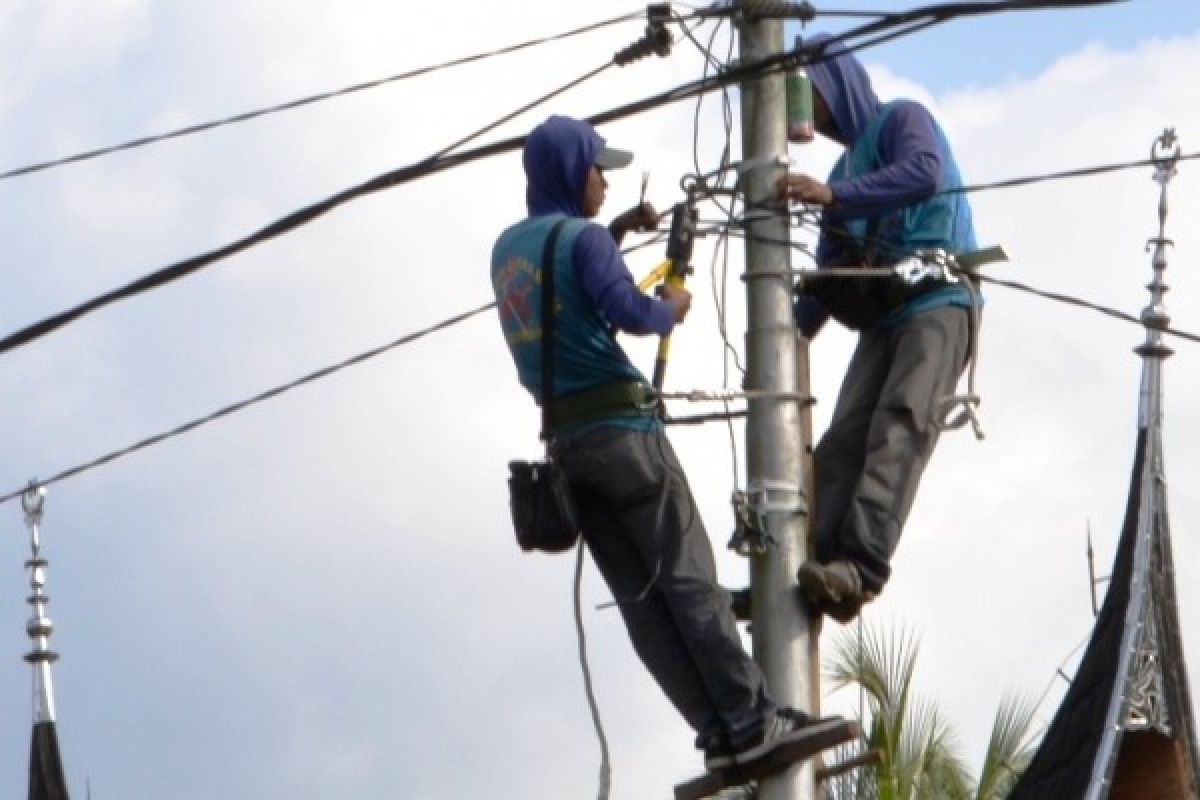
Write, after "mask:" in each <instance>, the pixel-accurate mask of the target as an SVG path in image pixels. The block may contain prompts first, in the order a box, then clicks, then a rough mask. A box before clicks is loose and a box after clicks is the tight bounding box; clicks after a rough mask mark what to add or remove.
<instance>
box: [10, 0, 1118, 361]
mask: <svg viewBox="0 0 1200 800" xmlns="http://www.w3.org/2000/svg"><path fill="white" fill-rule="evenodd" d="M1110 1H1111V0H1090V2H1110ZM1029 4H1030V0H1000V1H998V2H992V3H949V4H944V5H941V6H928V7H926V8H924V9H920V10H919V11H920V12H921V13H922V14H925V15H932V16H933V17H934V18H935V20H936V21H937V22H943V21H945V20H947V19H951V18H952V17H953V16H955V14H959V13H961V14H977V13H984V12H986V11H991V10H1010V9H1012V8H1016V7H1019V6H1028V5H1029ZM947 9H951V10H947ZM916 13H917V12H913V13H912V14H902V15H898V17H899V18H902V19H903V20H904V22H905V23H907V22H909V21H910V17H911V18H913V19H916V18H917V17H913V14H916ZM886 27H887V23H886V22H882V21H881V22H875V23H871V24H870V25H866V26H861V27H860V28H857V29H852V30H851V31H848V32H845V33H843V34H841V35H840V36H839V37H838V40H839V41H842V40H846V39H848V38H851V37H853V36H856V35H859V34H860V33H862V34H866V33H870V32H874V31H876V30H882V29H885V28H886ZM873 43H874V42H873ZM828 44H829V42H828V41H826V42H821V43H818V45H816V46H815V47H814V46H811V45H801V46H800V47H799V48H797V50H795V51H789V52H783V53H776V54H773V55H770V56H767V57H765V58H763V59H760V60H758V61H755V62H751V63H747V64H742V65H739V66H737V67H734V68H730V69H727V70H725V71H723V72H722V73H721V74H719V75H714V76H711V77H709V76H705V77H703V78H701V79H700V80H697V81H692V82H690V83H687V84H683V85H681V86H677V87H675V88H674V89H668V90H666V91H664V92H659V93H658V94H655V95H651V96H649V97H646V98H643V99H642V100H638V101H635V102H632V103H627V104H625V105H623V106H619V107H617V108H613V109H610V110H608V111H605V112H602V113H599V114H594V115H592V116H591V117H589V118H588V122H590V123H591V124H593V125H600V124H603V123H606V122H613V121H615V120H618V119H624V118H626V117H630V116H634V115H637V114H641V113H643V112H645V111H649V110H651V109H655V108H659V107H661V106H664V105H668V104H671V103H675V102H679V101H682V100H689V99H692V98H694V97H699V96H701V95H703V94H706V93H708V92H711V91H715V90H717V89H721V88H724V87H727V86H732V85H734V84H737V83H741V82H743V81H745V80H749V79H751V78H758V77H762V76H764V75H768V74H774V73H777V72H780V71H783V70H786V69H789V68H790V67H791V66H793V65H794V64H796V63H799V62H800V61H803V62H805V63H814V62H817V61H822V60H826V59H828V58H831V57H832V56H831V55H829V54H826V53H825V50H826V48H827V47H828ZM848 49H849V50H850V51H851V52H853V51H854V49H855V48H854V47H848ZM614 60H615V57H614ZM606 66H607V65H606ZM601 69H603V68H601ZM591 74H595V73H591ZM584 79H586V77H585V78H584ZM581 80H582V79H581ZM577 82H578V81H575V82H572V83H570V84H567V85H566V86H565V87H564V88H563V89H559V90H556V91H555V92H552V93H551V94H550V95H549V97H553V96H555V95H557V94H558V93H560V92H561V91H564V90H565V89H566V88H569V87H570V86H572V85H575V84H576V83H577ZM533 105H536V101H535V102H534V103H531V104H528V105H527V106H525V109H528V108H531V107H532V106H533ZM492 127H494V125H493V126H488V127H487V128H485V129H484V131H486V130H490V129H491V128H492ZM477 135H478V134H477ZM471 138H473V137H467V139H464V140H460V141H459V142H457V143H455V144H454V145H452V146H451V147H450V148H446V149H444V150H443V151H442V152H441V153H439V154H437V155H435V156H432V157H430V158H426V159H424V160H422V161H419V162H417V163H415V164H411V165H409V166H406V167H401V168H399V169H396V170H392V171H390V172H386V173H384V174H382V175H378V176H376V177H375V178H372V179H371V180H368V181H366V182H364V183H362V184H359V185H358V186H354V187H351V188H349V189H345V190H343V191H341V192H338V193H337V194H335V195H332V196H331V197H328V198H326V199H324V200H321V201H318V202H316V203H313V204H312V205H309V206H306V207H304V208H302V209H299V210H298V211H294V212H292V213H290V214H288V215H286V216H284V217H282V218H281V219H278V220H276V221H275V222H273V223H271V224H269V225H267V226H266V227H264V228H262V229H260V230H258V231H257V232H255V233H253V234H250V235H249V236H246V237H244V238H242V239H239V240H237V241H235V242H232V243H230V244H227V245H225V246H223V247H219V248H217V249H215V250H211V251H209V252H207V253H203V254H201V255H198V256H193V257H192V258H188V259H185V260H183V261H180V262H177V263H175V264H172V265H170V266H168V267H165V268H163V269H160V270H158V271H156V272H153V273H151V274H149V275H146V276H143V277H142V278H139V279H137V280H135V281H133V282H131V283H128V284H126V285H125V286H122V287H120V288H118V289H114V290H112V291H110V292H107V293H105V294H102V295H99V296H97V297H94V298H92V299H91V300H88V301H86V302H84V303H81V304H79V305H77V306H75V307H73V308H70V309H67V310H66V311H62V312H59V313H57V314H54V315H52V316H50V317H47V318H45V319H42V320H40V321H38V322H35V323H33V324H31V325H28V326H26V327H24V328H21V329H20V330H17V331H15V332H13V333H11V334H9V335H7V336H5V337H4V338H3V339H0V353H5V352H8V351H9V350H12V349H14V348H16V347H19V346H23V345H25V344H28V343H29V342H32V341H34V340H35V339H38V338H41V337H42V336H45V335H46V334H48V333H50V332H52V331H55V330H57V329H58V328H61V327H62V326H64V325H66V324H68V323H70V322H73V321H74V320H76V319H79V318H80V317H82V316H85V315H87V314H89V313H91V312H93V311H95V310H97V309H99V308H102V307H104V306H107V305H110V304H112V303H115V302H117V301H119V300H123V299H126V298H128V297H132V296H133V295H136V294H140V293H142V292H145V291H148V290H150V289H154V288H158V287H160V286H162V285H164V284H166V283H169V282H171V281H174V280H177V279H179V278H182V277H184V276H186V275H189V274H191V273H193V272H195V271H197V270H199V269H201V268H203V267H207V266H209V265H210V264H213V263H215V262H217V261H220V260H222V259H225V258H228V257H229V256H232V255H234V254H236V253H239V252H242V251H244V250H247V249H249V248H251V247H253V246H255V245H257V244H260V243H262V242H264V241H267V240H269V239H272V238H275V237H276V236H279V235H281V234H283V233H285V232H288V231H291V230H294V229H296V228H299V227H301V226H302V225H305V224H307V223H309V222H312V221H313V220H314V219H316V218H317V217H320V216H322V215H324V214H326V213H328V212H329V211H331V210H333V209H334V208H337V207H338V206H340V205H343V204H345V203H347V202H349V201H350V200H353V199H356V198H358V197H362V196H364V195H367V194H371V193H373V192H377V191H381V190H383V189H389V188H393V187H395V186H399V185H401V184H404V183H408V182H410V181H413V180H416V179H418V178H423V177H427V176H429V175H432V174H434V173H437V172H441V171H443V170H446V169H450V168H452V167H458V166H462V165H464V164H467V163H470V162H473V161H477V160H480V159H483V158H488V157H491V156H494V155H498V154H500V153H505V152H510V151H512V150H515V149H517V148H518V147H521V146H522V145H523V144H524V142H525V138H526V137H525V136H517V137H513V138H510V139H506V140H503V141H499V142H494V143H492V144H490V145H484V146H481V147H477V148H475V149H473V150H468V151H464V152H460V153H457V154H454V155H448V154H447V153H448V151H449V150H451V149H455V148H457V147H458V146H461V145H462V144H464V143H465V142H466V141H469V140H470V139H471Z"/></svg>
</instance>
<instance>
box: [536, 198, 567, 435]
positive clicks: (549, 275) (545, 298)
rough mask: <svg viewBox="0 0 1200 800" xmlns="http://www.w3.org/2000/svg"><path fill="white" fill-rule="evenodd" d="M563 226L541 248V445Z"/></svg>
mask: <svg viewBox="0 0 1200 800" xmlns="http://www.w3.org/2000/svg"><path fill="white" fill-rule="evenodd" d="M565 223H566V220H565V219H560V220H559V221H558V222H556V223H554V227H553V228H551V229H550V235H549V236H547V237H546V246H545V247H543V248H542V432H541V439H542V441H543V442H549V441H550V436H551V434H550V427H551V425H550V422H551V419H552V417H553V413H554V247H555V245H557V244H558V233H559V231H561V230H562V226H563V225H564V224H565Z"/></svg>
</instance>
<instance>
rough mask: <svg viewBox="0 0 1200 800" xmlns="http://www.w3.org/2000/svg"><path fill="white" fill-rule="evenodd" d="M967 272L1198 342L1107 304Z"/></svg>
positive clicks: (1190, 335) (1192, 335)
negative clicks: (1149, 323) (1147, 323)
mask: <svg viewBox="0 0 1200 800" xmlns="http://www.w3.org/2000/svg"><path fill="white" fill-rule="evenodd" d="M969 274H970V275H971V276H972V277H974V278H978V279H979V280H981V281H983V282H985V283H994V284H996V285H997V286H1003V287H1005V288H1007V289H1016V290H1017V291H1020V292H1026V293H1028V294H1033V295H1037V296H1038V297H1043V298H1045V299H1047V300H1054V301H1055V302H1058V303H1065V304H1067V305H1071V306H1076V307H1077V308H1085V309H1088V310H1089V311H1095V312H1097V313H1100V314H1104V315H1106V316H1109V317H1112V318H1114V319H1119V320H1122V321H1124V322H1132V323H1133V324H1135V325H1138V326H1140V327H1144V328H1151V329H1152V330H1156V331H1160V332H1162V333H1165V334H1168V335H1170V336H1177V337H1179V338H1180V339H1184V340H1185V341H1189V342H1193V343H1196V344H1200V335H1197V334H1195V333H1189V332H1188V331H1183V330H1180V329H1178V328H1172V327H1171V326H1169V325H1164V326H1162V327H1159V326H1149V325H1146V323H1145V322H1143V321H1142V319H1141V317H1136V316H1134V315H1133V314H1127V313H1125V312H1124V311H1120V310H1118V309H1115V308H1110V307H1109V306H1102V305H1100V304H1098V303H1093V302H1091V301H1089V300H1084V299H1082V298H1079V297H1073V296H1072V295H1069V294H1061V293H1059V292H1049V291H1046V290H1044V289H1036V288H1034V287H1032V286H1029V285H1028V284H1024V283H1021V282H1020V281H1012V280H1005V279H1003V278H993V277H992V276H990V275H983V274H980V273H977V272H971V273H969Z"/></svg>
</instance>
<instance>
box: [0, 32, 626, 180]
mask: <svg viewBox="0 0 1200 800" xmlns="http://www.w3.org/2000/svg"><path fill="white" fill-rule="evenodd" d="M643 16H644V12H641V11H638V12H633V13H629V14H622V15H621V16H618V17H613V18H612V19H608V20H604V21H602V22H596V23H593V24H591V25H585V26H583V27H582V28H575V29H574V30H570V31H566V32H564V33H559V34H555V35H553V36H543V37H540V38H537V39H530V40H528V41H525V42H521V43H519V44H513V45H509V46H507V47H502V48H499V49H497V50H491V51H488V52H486V53H477V54H475V55H471V56H465V57H462V58H456V59H453V60H451V61H444V62H442V63H440V64H434V65H431V66H425V67H419V68H417V69H413V70H409V71H407V72H400V73H397V74H395V75H389V76H388V77H386V78H377V79H375V80H371V81H364V82H362V83H355V84H351V85H350V86H344V87H342V88H340V89H334V90H331V91H327V92H321V93H319V94H313V95H308V96H307V97H300V98H297V99H295V100H289V101H287V102H285V103H280V104H278V105H273V106H267V107H265V108H259V109H255V110H252V111H243V112H241V113H239V114H234V115H233V116H229V117H225V118H222V119H216V120H211V121H209V122H200V123H196V124H193V125H188V126H186V127H183V128H179V129H176V130H173V131H168V132H166V133H158V134H152V135H149V136H142V137H139V138H136V139H131V140H129V141H127V142H123V143H121V144H115V145H110V146H107V147H99V148H96V149H94V150H86V151H84V152H80V153H76V154H75V155H71V156H63V157H61V158H56V159H53V160H50V161H42V162H39V163H36V164H29V165H27V166H24V167H17V168H15V169H10V170H8V171H7V172H0V180H6V179H8V178H15V177H18V176H21V175H29V174H31V173H34V172H41V171H43V170H48V169H51V168H53V167H60V166H65V165H67V164H75V163H78V162H80V161H88V160H90V159H94V158H99V157H100V156H106V155H110V154H112V153H118V152H122V151H125V150H133V149H136V148H139V147H145V146H147V145H151V144H157V143H158V142H164V141H167V140H169V139H178V138H181V137H184V136H190V135H192V134H195V133H202V132H204V131H210V130H214V129H216V128H221V127H224V126H227V125H233V124H235V123H238V122H246V121H248V120H252V119H258V118H259V117H265V116H268V115H271V114H277V113H280V112H283V111H291V110H293V109H296V108H303V107H304V106H309V105H313V104H314V103H319V102H322V101H324V100H331V99H333V98H337V97H345V96H346V95H349V94H354V93H356V92H362V91H366V90H367V89H375V88H378V87H380V86H386V85H388V84H392V83H397V82H399V81H403V80H407V79H409V78H416V77H419V76H422V75H429V74H431V73H434V72H438V71H440V70H444V69H448V68H450V67H458V66H462V65H464V64H471V63H473V62H476V61H483V60H486V59H489V58H493V57H495V56H501V55H507V54H509V53H515V52H517V51H520V50H524V49H527V48H530V47H534V46H537V45H542V44H548V43H550V42H556V41H561V40H563V39H569V38H571V37H574V36H579V35H581V34H584V33H590V32H592V31H596V30H600V29H601V28H605V27H608V26H611V25H615V24H618V23H621V22H629V21H631V20H636V19H641V18H642V17H643Z"/></svg>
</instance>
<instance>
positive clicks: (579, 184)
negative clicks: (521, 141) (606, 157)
mask: <svg viewBox="0 0 1200 800" xmlns="http://www.w3.org/2000/svg"><path fill="white" fill-rule="evenodd" d="M603 148H604V138H603V137H601V136H600V134H598V133H596V131H595V129H594V128H592V126H591V125H590V124H589V123H587V122H584V121H583V120H578V119H572V118H570V117H562V116H558V115H555V116H552V117H550V118H549V119H547V120H546V121H545V122H543V123H542V124H541V125H538V126H537V127H536V128H534V129H533V131H532V132H531V133H530V134H529V138H527V139H526V140H525V149H524V151H523V153H522V156H521V161H522V163H523V164H524V166H525V179H526V186H525V204H526V205H527V206H528V207H529V215H530V216H538V215H541V214H555V213H561V214H567V215H569V216H572V217H582V216H583V191H584V188H585V187H586V186H587V178H588V172H589V171H590V170H591V168H592V164H593V163H594V162H595V160H596V155H597V154H598V153H599V152H600V151H601V150H602V149H603Z"/></svg>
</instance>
